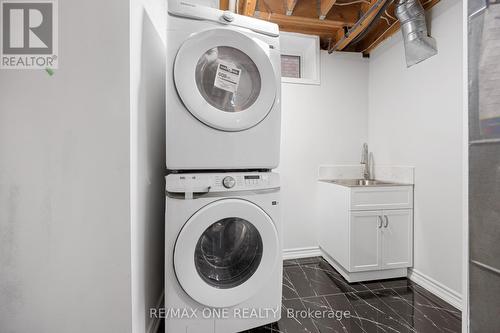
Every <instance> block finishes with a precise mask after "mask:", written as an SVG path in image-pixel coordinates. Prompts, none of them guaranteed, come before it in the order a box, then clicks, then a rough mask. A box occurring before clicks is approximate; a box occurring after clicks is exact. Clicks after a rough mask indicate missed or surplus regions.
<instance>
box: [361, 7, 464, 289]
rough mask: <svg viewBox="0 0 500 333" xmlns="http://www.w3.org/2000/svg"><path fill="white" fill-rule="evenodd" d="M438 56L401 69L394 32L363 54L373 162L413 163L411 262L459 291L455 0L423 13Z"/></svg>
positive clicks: (458, 29) (458, 23)
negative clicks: (367, 68)
mask: <svg viewBox="0 0 500 333" xmlns="http://www.w3.org/2000/svg"><path fill="white" fill-rule="evenodd" d="M429 18H430V20H431V21H430V27H431V30H430V31H431V34H432V36H433V37H435V38H436V40H437V44H438V52H439V53H438V55H436V56H434V57H432V58H430V59H428V60H426V61H424V62H422V63H420V64H418V65H416V66H414V67H411V68H406V63H405V57H404V49H403V44H402V40H401V35H400V34H399V33H398V34H396V35H395V36H394V37H392V38H391V39H390V40H389V41H387V42H385V43H384V44H383V45H381V46H380V47H379V48H377V49H376V50H375V51H374V52H373V53H372V55H371V58H370V81H369V82H370V84H369V125H368V128H369V143H370V149H371V150H372V151H373V152H374V156H375V163H378V164H399V165H412V166H415V167H416V169H415V184H416V185H415V232H414V234H415V242H414V244H415V251H414V253H415V254H414V269H415V270H417V271H418V272H420V273H423V274H425V275H426V276H428V277H430V278H432V279H434V280H436V281H437V282H438V283H440V284H442V285H443V286H444V287H447V288H450V289H452V290H453V291H455V292H457V293H458V294H460V292H461V289H462V286H461V277H462V270H461V268H462V263H461V257H462V220H463V219H462V218H463V211H462V208H461V207H462V204H463V202H462V197H463V194H462V193H463V192H462V191H463V177H462V173H463V168H464V165H463V164H464V163H463V149H462V142H463V133H462V129H463V119H462V118H463V116H462V100H463V97H462V94H463V88H462V57H463V55H462V54H463V50H462V2H461V1H455V0H443V1H441V2H440V3H439V4H437V5H436V6H435V7H434V8H433V9H432V11H431V14H430V16H429Z"/></svg>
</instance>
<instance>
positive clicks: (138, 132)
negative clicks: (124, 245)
mask: <svg viewBox="0 0 500 333" xmlns="http://www.w3.org/2000/svg"><path fill="white" fill-rule="evenodd" d="M130 4H131V9H130V119H131V121H130V124H131V126H130V179H131V193H130V195H131V197H130V202H131V206H130V211H131V235H132V239H131V244H132V249H131V250H132V273H131V274H132V332H137V333H139V332H153V329H154V325H155V324H157V322H156V321H154V320H153V318H150V317H149V309H150V308H156V307H157V306H158V302H159V301H161V299H160V297H161V295H162V292H163V286H164V282H163V281H164V279H163V276H164V269H163V265H164V262H165V260H164V252H165V249H164V239H165V237H164V232H165V228H164V226H165V215H164V214H165V179H164V176H165V174H166V172H165V91H166V89H165V82H166V77H165V72H166V70H165V61H166V57H165V43H166V32H167V31H166V18H167V7H166V1H164V0H132V1H131V2H130Z"/></svg>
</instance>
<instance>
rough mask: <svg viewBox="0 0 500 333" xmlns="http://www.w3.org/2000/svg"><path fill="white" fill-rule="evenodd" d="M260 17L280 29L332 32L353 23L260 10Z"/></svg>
mask: <svg viewBox="0 0 500 333" xmlns="http://www.w3.org/2000/svg"><path fill="white" fill-rule="evenodd" d="M260 19H262V20H266V21H270V22H273V23H276V24H278V25H279V26H280V29H281V30H284V31H290V30H289V29H297V28H301V29H302V30H304V31H306V30H314V31H323V32H330V33H333V32H334V31H336V30H338V29H339V28H343V27H344V26H351V25H352V24H353V23H352V22H347V21H342V20H319V19H313V18H307V17H298V16H287V15H282V14H273V13H263V12H261V15H260Z"/></svg>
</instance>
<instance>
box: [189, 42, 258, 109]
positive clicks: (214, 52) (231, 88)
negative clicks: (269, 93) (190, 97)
mask: <svg viewBox="0 0 500 333" xmlns="http://www.w3.org/2000/svg"><path fill="white" fill-rule="evenodd" d="M195 76H196V78H195V79H196V86H197V87H198V90H199V91H200V93H201V95H202V96H203V98H204V99H205V100H206V101H207V102H208V103H209V104H210V105H212V106H213V107H215V108H217V109H219V110H221V111H225V112H240V111H243V110H246V109H248V108H249V107H250V106H251V105H252V104H253V103H255V101H256V100H257V98H258V97H259V94H260V87H261V79H260V74H259V69H258V68H257V66H256V65H255V63H254V62H253V61H252V59H250V57H249V56H247V55H246V54H245V53H243V52H241V51H240V50H238V49H236V48H234V47H228V46H217V47H214V48H211V49H210V50H208V51H207V52H205V53H204V54H203V55H202V56H201V57H200V60H198V64H197V65H196V72H195Z"/></svg>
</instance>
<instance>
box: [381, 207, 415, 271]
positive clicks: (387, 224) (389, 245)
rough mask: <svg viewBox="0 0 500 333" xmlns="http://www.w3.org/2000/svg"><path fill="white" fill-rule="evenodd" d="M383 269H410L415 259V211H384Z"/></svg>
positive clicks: (382, 230)
mask: <svg viewBox="0 0 500 333" xmlns="http://www.w3.org/2000/svg"><path fill="white" fill-rule="evenodd" d="M383 217H384V225H383V226H382V228H381V234H382V268H384V269H389V268H399V267H409V266H411V265H412V261H413V260H412V259H413V253H412V252H413V251H412V250H413V211H412V210H411V209H405V210H384V211H383Z"/></svg>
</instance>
